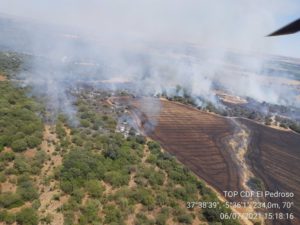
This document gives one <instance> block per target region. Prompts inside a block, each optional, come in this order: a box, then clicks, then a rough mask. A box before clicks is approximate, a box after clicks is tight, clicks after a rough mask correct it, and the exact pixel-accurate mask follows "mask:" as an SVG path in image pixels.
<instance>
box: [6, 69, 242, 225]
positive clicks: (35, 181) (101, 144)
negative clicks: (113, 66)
mask: <svg viewBox="0 0 300 225" xmlns="http://www.w3.org/2000/svg"><path fill="white" fill-rule="evenodd" d="M7 73H9V71H8V70H5V71H4V70H2V74H3V75H1V78H2V79H1V82H0V92H1V94H0V115H1V119H0V124H1V129H0V221H1V222H0V223H2V224H26V225H34V224H57V225H58V224H66V225H71V224H72V225H73V224H199V223H204V224H206V223H207V222H217V221H221V220H220V217H219V214H220V213H221V212H230V209H229V208H226V207H225V206H224V205H223V204H222V203H220V200H219V199H218V198H217V196H216V195H215V194H214V192H212V191H211V190H210V189H209V188H207V187H206V185H205V183H204V182H203V181H201V180H199V179H198V178H197V177H196V176H195V175H194V174H193V173H192V172H191V171H190V170H189V169H188V168H187V167H185V166H184V165H182V164H181V163H179V162H178V161H177V160H176V159H175V158H174V157H173V156H171V155H170V154H168V153H166V152H163V151H162V149H161V147H160V145H159V144H158V143H156V142H153V141H151V140H148V139H146V138H145V137H143V136H141V135H138V134H137V133H136V131H134V130H132V131H131V132H130V134H129V135H128V136H127V137H124V135H122V134H121V133H119V132H116V126H117V123H118V115H117V112H116V111H114V110H113V108H111V107H110V105H109V104H107V98H108V97H109V95H110V94H109V93H106V92H100V94H99V95H97V96H93V97H92V98H91V97H90V94H89V93H85V92H81V93H79V94H78V95H77V96H76V98H77V100H76V102H75V105H76V107H77V109H78V113H77V117H76V118H75V120H70V118H68V117H67V116H65V115H63V114H61V115H58V117H57V119H56V122H54V123H49V122H45V121H51V120H49V119H48V117H49V116H50V115H52V114H51V113H50V112H48V111H47V110H48V109H47V110H46V107H45V104H46V103H45V102H44V99H35V98H33V97H29V96H28V91H29V90H28V89H24V88H21V87H20V86H18V82H16V81H10V80H9V79H7V76H6V75H7ZM75 124H76V125H75ZM199 201H207V202H216V203H218V207H216V208H202V209H200V208H199V207H197V206H194V207H191V206H190V207H188V202H199ZM188 208H189V209H188ZM222 224H228V225H229V224H239V223H238V222H237V221H235V220H225V221H223V222H222Z"/></svg>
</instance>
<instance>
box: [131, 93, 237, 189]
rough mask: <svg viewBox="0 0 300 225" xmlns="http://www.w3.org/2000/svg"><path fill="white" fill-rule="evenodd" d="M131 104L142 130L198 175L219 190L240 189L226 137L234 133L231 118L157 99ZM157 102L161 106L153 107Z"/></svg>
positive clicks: (132, 102) (147, 99) (235, 167)
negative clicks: (155, 108) (158, 107)
mask: <svg viewBox="0 0 300 225" xmlns="http://www.w3.org/2000/svg"><path fill="white" fill-rule="evenodd" d="M131 104H132V108H131V111H132V112H133V113H134V115H135V116H136V118H137V120H139V126H140V127H141V128H142V129H143V131H144V132H146V133H147V135H148V136H150V137H151V138H152V139H154V140H156V141H159V142H160V144H161V145H162V146H163V148H164V149H165V150H167V151H168V152H169V153H171V154H173V155H175V156H176V158H177V159H178V160H179V161H181V162H182V163H184V164H185V165H186V166H187V167H189V168H190V169H191V170H192V171H193V172H194V173H196V174H197V175H198V176H199V177H201V178H203V179H204V180H205V181H207V182H208V183H209V184H211V185H212V186H213V187H215V188H216V189H217V190H218V191H220V192H222V191H224V190H240V189H241V187H240V186H241V184H240V180H239V175H238V166H237V165H236V163H235V162H234V159H233V157H232V151H231V149H230V148H227V140H228V137H229V136H231V135H232V134H233V133H234V125H233V124H232V123H231V121H230V120H227V119H225V118H223V117H219V116H216V115H212V114H209V113H205V112H201V111H199V110H195V109H193V108H192V107H188V106H185V105H182V104H180V103H174V102H169V101H161V100H159V99H150V98H144V99H143V101H138V100H134V101H131ZM157 105H160V108H161V110H154V109H153V108H154V106H155V107H156V106H157ZM139 109H142V110H141V111H142V112H141V111H140V110H139ZM157 112H158V113H157ZM154 127H155V128H154ZM152 128H154V130H152Z"/></svg>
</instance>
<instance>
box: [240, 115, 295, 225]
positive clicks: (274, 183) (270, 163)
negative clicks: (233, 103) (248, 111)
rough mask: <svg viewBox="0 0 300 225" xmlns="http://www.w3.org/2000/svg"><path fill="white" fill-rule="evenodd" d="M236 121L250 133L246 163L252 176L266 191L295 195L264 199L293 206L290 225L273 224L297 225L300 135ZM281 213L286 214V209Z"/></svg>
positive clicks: (242, 120)
mask: <svg viewBox="0 0 300 225" xmlns="http://www.w3.org/2000/svg"><path fill="white" fill-rule="evenodd" d="M239 121H240V122H242V123H243V124H245V125H246V126H247V127H248V128H249V129H250V130H251V140H250V148H249V152H248V160H249V164H250V166H251V168H252V171H253V172H254V174H255V175H256V176H258V177H260V178H261V179H262V180H263V182H264V185H265V187H266V190H270V191H281V192H293V193H294V194H295V197H294V198H293V199H291V198H273V199H271V198H269V199H268V201H271V202H278V203H281V202H283V201H293V202H294V204H295V205H294V207H293V208H292V210H291V211H290V212H293V213H294V215H296V216H297V218H298V219H297V220H296V219H295V220H294V221H293V222H294V223H291V222H290V223H289V222H288V221H285V222H283V223H280V221H277V222H276V223H274V224H300V219H299V218H300V174H299V173H300V164H299V162H300V135H298V134H296V133H293V132H290V131H281V130H277V129H272V128H270V127H266V126H263V125H260V124H257V123H254V122H252V121H249V120H245V119H239ZM281 211H283V212H288V210H286V209H285V210H284V209H282V210H281ZM274 212H276V210H274ZM277 212H278V211H277Z"/></svg>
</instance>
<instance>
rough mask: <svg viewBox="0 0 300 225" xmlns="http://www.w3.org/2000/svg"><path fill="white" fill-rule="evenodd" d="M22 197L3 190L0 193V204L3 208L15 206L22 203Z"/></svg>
mask: <svg viewBox="0 0 300 225" xmlns="http://www.w3.org/2000/svg"><path fill="white" fill-rule="evenodd" d="M23 203H24V202H23V201H22V198H21V196H20V195H19V194H15V193H11V192H4V193H1V194H0V206H1V207H3V208H8V209H10V208H15V207H18V206H21V205H23Z"/></svg>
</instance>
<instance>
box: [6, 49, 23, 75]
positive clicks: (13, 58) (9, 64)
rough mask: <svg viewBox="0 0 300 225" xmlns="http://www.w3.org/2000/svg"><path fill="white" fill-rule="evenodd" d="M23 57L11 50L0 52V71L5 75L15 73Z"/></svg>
mask: <svg viewBox="0 0 300 225" xmlns="http://www.w3.org/2000/svg"><path fill="white" fill-rule="evenodd" d="M24 57H25V56H22V55H21V54H17V53H13V52H0V72H1V73H3V74H4V75H6V76H11V75H13V74H15V73H16V72H17V71H19V69H20V68H21V66H22V61H23V59H24Z"/></svg>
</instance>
